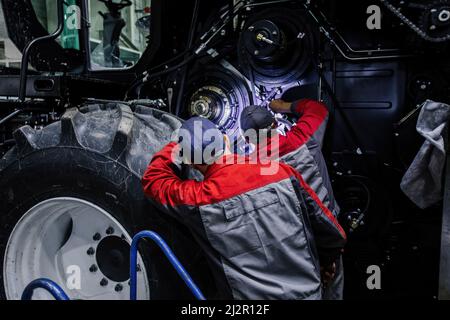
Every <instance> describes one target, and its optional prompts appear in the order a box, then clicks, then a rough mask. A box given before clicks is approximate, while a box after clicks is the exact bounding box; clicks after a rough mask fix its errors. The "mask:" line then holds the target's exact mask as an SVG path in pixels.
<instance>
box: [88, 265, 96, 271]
mask: <svg viewBox="0 0 450 320" xmlns="http://www.w3.org/2000/svg"><path fill="white" fill-rule="evenodd" d="M97 270H98V267H97V266H96V265H95V264H93V265H92V266H90V267H89V271H90V272H97Z"/></svg>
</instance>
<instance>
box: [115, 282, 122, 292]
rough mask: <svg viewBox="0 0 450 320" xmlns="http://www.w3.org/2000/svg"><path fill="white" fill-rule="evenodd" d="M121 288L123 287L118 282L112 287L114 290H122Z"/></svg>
mask: <svg viewBox="0 0 450 320" xmlns="http://www.w3.org/2000/svg"><path fill="white" fill-rule="evenodd" d="M122 289H123V286H122V285H121V284H120V283H118V284H116V286H115V287H114V290H116V292H120V291H122Z"/></svg>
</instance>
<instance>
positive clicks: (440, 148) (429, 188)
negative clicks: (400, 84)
mask: <svg viewBox="0 0 450 320" xmlns="http://www.w3.org/2000/svg"><path fill="white" fill-rule="evenodd" d="M449 119H450V106H449V105H447V104H444V103H440V102H434V101H431V100H427V101H425V102H424V103H423V105H422V110H421V111H420V114H419V119H418V120H417V126H416V129H417V132H418V133H419V134H420V135H421V136H423V137H424V138H425V142H424V143H423V145H422V147H421V148H420V150H419V152H418V153H417V155H416V157H415V158H414V160H413V162H412V163H411V166H410V167H409V168H408V170H407V171H406V173H405V175H404V176H403V179H402V182H401V184H400V188H401V189H402V191H403V192H404V193H405V194H406V195H407V196H408V198H409V199H411V201H413V202H414V203H415V204H416V205H417V206H418V207H420V208H422V209H425V208H427V207H429V206H431V205H433V204H435V203H437V202H439V201H440V200H441V199H442V182H443V178H442V177H443V174H444V166H445V156H446V151H445V149H446V148H445V146H446V144H447V138H446V132H447V130H446V128H447V125H448V121H449Z"/></svg>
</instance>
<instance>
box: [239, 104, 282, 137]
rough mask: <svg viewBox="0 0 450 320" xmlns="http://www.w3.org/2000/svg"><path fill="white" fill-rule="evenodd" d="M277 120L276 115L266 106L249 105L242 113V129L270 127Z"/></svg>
mask: <svg viewBox="0 0 450 320" xmlns="http://www.w3.org/2000/svg"><path fill="white" fill-rule="evenodd" d="M274 122H275V117H274V115H273V114H272V113H271V112H270V111H269V110H267V109H266V108H264V107H260V106H249V107H247V108H244V110H242V113H241V129H242V130H243V131H246V130H248V129H255V130H260V129H268V128H270V126H271V125H272V124H273V123H274Z"/></svg>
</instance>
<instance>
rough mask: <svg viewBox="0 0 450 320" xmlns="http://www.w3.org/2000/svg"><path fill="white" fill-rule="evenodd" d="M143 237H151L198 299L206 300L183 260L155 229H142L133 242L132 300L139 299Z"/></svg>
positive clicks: (131, 263)
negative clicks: (138, 283) (138, 279)
mask: <svg viewBox="0 0 450 320" xmlns="http://www.w3.org/2000/svg"><path fill="white" fill-rule="evenodd" d="M143 238H149V239H151V240H153V241H154V242H155V243H156V244H157V245H158V246H159V248H160V249H161V250H162V252H163V253H164V254H165V256H166V257H167V259H168V260H169V262H170V263H171V264H172V266H173V267H174V268H175V270H176V271H177V273H178V275H179V276H180V277H181V279H183V281H184V282H185V283H186V285H187V287H188V288H189V290H190V291H191V292H192V294H193V295H194V296H195V298H197V299H198V300H206V299H205V297H204V295H203V293H202V292H201V291H200V289H199V288H198V286H197V285H196V284H195V283H194V281H193V280H192V278H191V276H190V275H189V273H188V272H187V271H186V269H185V268H184V267H183V265H182V264H181V262H180V261H179V260H178V259H177V257H176V256H175V254H174V253H173V251H172V250H171V249H170V247H169V246H168V245H167V243H166V242H165V241H164V240H163V239H162V238H161V237H160V236H159V235H158V234H157V233H155V232H153V231H141V232H139V233H138V234H136V235H135V236H134V238H133V241H132V242H131V253H130V300H136V299H137V270H136V269H137V252H138V248H137V246H138V244H139V241H140V240H141V239H143Z"/></svg>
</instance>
